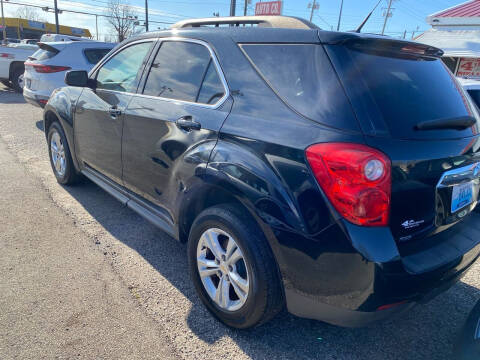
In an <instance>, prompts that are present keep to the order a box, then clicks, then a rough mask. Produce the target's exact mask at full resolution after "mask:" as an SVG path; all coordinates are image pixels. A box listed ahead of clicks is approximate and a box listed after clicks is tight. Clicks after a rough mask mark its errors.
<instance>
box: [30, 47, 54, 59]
mask: <svg viewBox="0 0 480 360" xmlns="http://www.w3.org/2000/svg"><path fill="white" fill-rule="evenodd" d="M57 54H58V51H57V52H55V51H49V50H43V49H38V50H37V51H35V52H34V53H33V55H32V56H30V57H31V58H32V59H34V60H38V61H42V60H47V59H51V58H52V57H54V56H55V55H57Z"/></svg>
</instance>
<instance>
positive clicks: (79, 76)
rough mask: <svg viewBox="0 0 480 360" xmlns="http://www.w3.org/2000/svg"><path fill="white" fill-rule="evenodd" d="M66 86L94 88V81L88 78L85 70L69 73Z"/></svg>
mask: <svg viewBox="0 0 480 360" xmlns="http://www.w3.org/2000/svg"><path fill="white" fill-rule="evenodd" d="M65 84H67V85H68V86H76V87H90V88H93V86H92V84H93V81H92V80H90V79H89V78H88V73H87V72H86V71H85V70H71V71H67V73H66V74H65Z"/></svg>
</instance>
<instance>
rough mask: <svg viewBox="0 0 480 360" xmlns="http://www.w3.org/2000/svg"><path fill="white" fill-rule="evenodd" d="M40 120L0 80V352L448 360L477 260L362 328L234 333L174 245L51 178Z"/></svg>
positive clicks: (277, 327) (285, 325)
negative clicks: (204, 297)
mask: <svg viewBox="0 0 480 360" xmlns="http://www.w3.org/2000/svg"><path fill="white" fill-rule="evenodd" d="M41 120H42V111H41V109H39V108H35V107H33V106H31V105H29V104H26V103H24V101H23V98H22V96H21V95H19V94H15V93H12V92H11V91H9V90H7V89H6V88H2V87H1V86H0V359H2V360H3V359H14V358H18V359H24V358H31V359H34V358H48V359H50V358H74V357H80V358H91V359H93V358H112V359H117V358H129V359H131V358H143V359H153V358H160V359H168V358H181V359H206V358H209V359H250V358H251V359H349V360H350V359H370V360H372V359H429V360H430V359H451V358H452V353H451V351H452V347H453V343H454V341H455V339H456V336H457V334H458V333H459V331H460V328H461V326H462V325H463V322H464V321H465V319H466V317H467V315H468V313H469V311H470V310H471V308H472V307H473V306H474V304H475V303H476V301H477V300H479V299H480V264H479V263H477V264H475V265H474V266H473V267H472V269H471V270H470V271H469V272H468V273H467V275H466V276H465V277H464V278H463V280H462V281H461V282H459V283H458V284H456V285H455V286H454V287H453V288H452V289H450V290H449V291H447V292H445V293H443V294H441V295H439V296H438V297H437V298H435V299H434V300H432V301H431V302H430V303H428V304H425V305H419V306H417V307H415V308H414V309H413V310H412V311H410V312H409V313H407V314H404V315H402V316H400V317H398V318H395V319H392V320H390V321H387V322H383V323H380V324H375V325H372V326H370V327H367V328H361V329H345V328H339V327H335V326H331V325H327V324H324V323H321V322H318V321H313V320H305V319H300V318H296V317H294V316H291V315H289V314H287V313H283V314H280V315H279V316H278V317H277V318H275V319H274V320H273V321H271V322H269V323H267V324H265V325H264V326H261V327H259V328H255V329H253V330H249V331H233V330H231V329H229V328H227V327H225V326H223V325H222V324H220V323H219V322H218V321H216V320H214V319H213V318H212V317H211V316H210V315H209V313H208V312H207V311H206V310H205V309H204V308H203V306H202V305H201V303H200V302H199V300H198V299H197V297H196V295H195V291H194V289H193V286H192V284H191V282H190V279H189V276H188V271H187V259H186V248H185V246H184V245H182V244H180V243H178V242H176V241H175V240H173V239H171V238H170V237H168V236H167V235H165V234H164V233H162V232H161V231H160V230H158V229H156V228H154V227H153V226H152V225H150V224H149V223H148V222H146V221H145V220H143V219H142V218H140V217H139V216H138V215H136V214H135V213H133V212H132V211H131V210H129V209H128V208H126V207H124V206H122V205H121V204H120V203H119V202H117V201H116V200H115V199H113V198H111V197H110V196H109V195H108V194H106V193H105V192H104V191H102V190H101V189H100V188H98V187H97V186H96V185H94V184H92V183H91V182H88V181H85V182H83V183H81V184H79V185H77V186H72V187H63V186H60V185H59V184H58V183H57V182H56V181H55V178H54V176H53V174H52V172H51V169H50V164H49V162H48V154H47V147H46V142H45V136H44V133H43V127H42V121H41ZM312 276H314V274H312Z"/></svg>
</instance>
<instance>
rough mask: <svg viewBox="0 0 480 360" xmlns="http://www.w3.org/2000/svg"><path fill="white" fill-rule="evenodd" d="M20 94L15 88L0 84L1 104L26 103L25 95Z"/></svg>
mask: <svg viewBox="0 0 480 360" xmlns="http://www.w3.org/2000/svg"><path fill="white" fill-rule="evenodd" d="M18 95H19V94H18V93H17V92H15V90H13V89H10V88H9V87H6V86H5V85H3V84H0V104H25V103H26V101H25V99H24V98H23V96H18Z"/></svg>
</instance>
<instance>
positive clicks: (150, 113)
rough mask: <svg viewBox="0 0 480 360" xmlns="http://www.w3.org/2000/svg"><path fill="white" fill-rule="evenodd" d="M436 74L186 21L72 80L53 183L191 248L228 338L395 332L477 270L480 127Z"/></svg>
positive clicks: (365, 46)
mask: <svg viewBox="0 0 480 360" xmlns="http://www.w3.org/2000/svg"><path fill="white" fill-rule="evenodd" d="M224 25H227V26H224ZM228 25H232V26H228ZM241 25H252V26H245V27H244V26H241ZM254 25H257V26H254ZM441 54H442V52H441V50H439V49H436V48H433V47H431V46H426V45H422V44H417V43H413V42H408V41H402V40H396V39H391V38H388V37H381V36H374V35H368V34H359V33H353V32H351V33H341V32H331V31H323V30H320V29H319V28H317V27H316V26H315V25H313V24H311V23H309V22H308V21H305V20H302V19H298V18H291V17H275V16H270V17H268V16H267V17H261V16H259V17H258V16H257V17H235V18H234V20H232V18H213V19H197V20H187V21H183V22H180V23H177V24H176V25H174V26H173V29H171V30H167V31H159V32H149V33H145V34H142V35H139V36H136V37H133V38H131V39H128V40H127V41H125V42H123V43H122V44H121V45H120V46H119V47H117V48H116V49H115V50H114V51H112V52H111V53H110V54H109V55H108V56H107V57H105V58H104V59H103V60H102V61H101V62H100V63H99V64H97V65H96V66H95V67H94V68H93V69H92V70H91V71H90V73H89V74H87V72H85V71H70V72H68V73H67V75H66V78H65V79H66V83H67V85H68V86H67V87H64V88H62V89H57V90H56V91H55V92H54V94H53V95H52V96H51V97H50V100H49V101H48V103H47V105H46V107H45V110H44V128H45V134H46V138H47V144H48V149H49V154H50V159H51V165H52V169H53V173H54V174H55V177H56V179H57V181H58V182H59V183H60V184H65V185H69V184H72V183H74V182H75V181H76V180H77V179H78V178H79V176H80V175H84V176H86V177H87V178H89V179H91V180H92V181H93V182H95V183H97V184H98V185H99V186H100V187H102V188H103V189H105V190H106V191H107V192H109V193H110V194H111V195H113V196H114V197H115V198H117V199H118V200H120V201H121V202H122V203H123V204H124V205H126V206H128V207H130V208H131V209H133V210H134V211H136V212H138V213H139V214H140V215H142V216H144V217H145V218H146V219H148V220H149V221H151V222H152V223H153V224H155V225H156V226H158V227H159V228H161V229H163V230H164V231H165V232H166V233H168V234H170V235H171V236H172V237H174V238H175V239H177V240H179V241H181V242H187V244H188V245H187V254H186V256H187V257H188V261H189V267H190V274H191V279H192V281H193V284H194V286H195V289H196V291H197V293H198V296H199V297H200V299H201V300H202V302H203V303H204V304H205V306H206V307H207V309H208V310H209V311H210V312H211V313H212V314H213V315H214V316H215V317H217V318H218V319H220V320H221V321H223V322H224V323H225V324H227V325H229V326H232V327H235V328H248V327H251V326H255V325H258V324H261V323H264V322H266V321H268V320H269V319H271V318H272V317H273V316H275V314H277V313H278V312H279V311H280V310H281V309H282V308H284V306H286V308H287V309H288V311H289V312H290V313H292V314H294V315H297V316H301V317H306V318H311V319H318V320H322V321H326V322H329V323H332V324H337V325H343V326H361V325H365V324H368V323H370V322H372V321H376V320H380V319H384V318H388V317H391V316H392V315H394V314H396V313H399V312H401V311H404V310H407V309H410V308H411V307H412V306H413V305H414V304H417V303H422V302H425V301H428V300H429V299H431V298H432V297H433V296H435V295H436V294H438V293H440V292H442V291H444V290H445V289H447V288H449V287H450V286H451V285H452V284H454V283H455V282H456V281H457V280H458V279H459V278H460V277H461V276H462V275H463V274H464V273H465V271H466V270H467V269H468V268H469V267H470V266H471V265H472V263H473V262H474V261H475V260H476V259H477V258H478V256H479V253H480V227H479V226H478V223H479V221H480V218H479V216H480V214H478V213H476V212H472V210H473V209H474V208H475V206H476V205H477V200H478V192H479V186H480V185H479V184H480V180H479V177H480V154H479V152H478V148H479V146H478V145H479V141H480V138H479V135H478V134H479V125H478V116H479V115H478V112H477V110H476V108H475V106H474V105H473V104H472V103H471V100H470V99H469V98H468V97H467V96H466V95H465V93H464V92H463V91H462V90H461V88H460V86H459V85H458V83H457V81H456V79H455V78H454V77H453V75H452V74H451V73H450V72H449V71H447V70H446V69H445V67H444V66H443V64H442V63H441V61H440V59H439V57H440V56H441Z"/></svg>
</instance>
